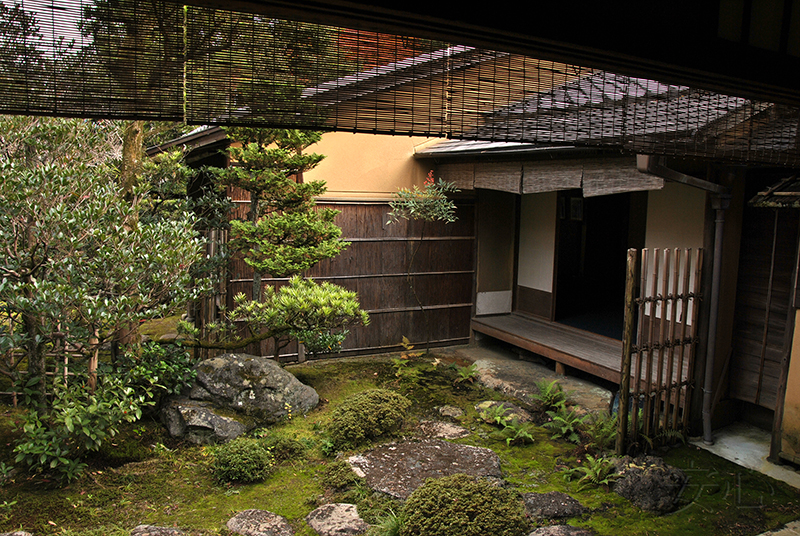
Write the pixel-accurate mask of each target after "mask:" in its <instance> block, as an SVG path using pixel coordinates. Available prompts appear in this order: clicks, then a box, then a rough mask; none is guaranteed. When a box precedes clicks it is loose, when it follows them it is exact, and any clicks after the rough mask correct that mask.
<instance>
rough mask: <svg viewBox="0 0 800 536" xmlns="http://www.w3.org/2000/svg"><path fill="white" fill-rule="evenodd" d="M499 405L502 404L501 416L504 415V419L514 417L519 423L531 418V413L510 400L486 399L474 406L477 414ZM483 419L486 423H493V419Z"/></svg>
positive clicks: (528, 420) (529, 420)
mask: <svg viewBox="0 0 800 536" xmlns="http://www.w3.org/2000/svg"><path fill="white" fill-rule="evenodd" d="M501 405H502V406H503V409H504V411H503V417H505V418H506V419H509V420H514V419H516V420H517V422H519V423H526V422H531V421H532V420H533V417H531V414H530V413H529V412H528V411H527V410H525V409H522V408H521V407H519V406H517V405H516V404H512V403H510V402H498V401H497V400H486V401H484V402H481V403H479V404H477V405H476V406H475V410H476V411H477V412H478V414H482V413H483V412H485V411H488V410H492V409H495V408H499V407H500V406H501ZM495 411H499V409H495ZM484 420H486V422H488V423H491V424H494V421H493V420H490V419H484Z"/></svg>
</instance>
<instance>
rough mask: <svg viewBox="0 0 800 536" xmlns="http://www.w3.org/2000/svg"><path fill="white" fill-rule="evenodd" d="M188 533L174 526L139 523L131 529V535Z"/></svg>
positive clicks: (181, 535) (151, 535)
mask: <svg viewBox="0 0 800 536" xmlns="http://www.w3.org/2000/svg"><path fill="white" fill-rule="evenodd" d="M185 534H186V533H185V532H183V531H182V530H180V529H176V528H174V527H157V526H155V525H139V526H137V527H134V528H133V530H132V531H131V536H184V535H185Z"/></svg>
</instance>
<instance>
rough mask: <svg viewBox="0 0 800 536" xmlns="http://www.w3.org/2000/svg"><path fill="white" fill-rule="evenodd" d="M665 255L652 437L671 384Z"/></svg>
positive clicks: (667, 257) (666, 254)
mask: <svg viewBox="0 0 800 536" xmlns="http://www.w3.org/2000/svg"><path fill="white" fill-rule="evenodd" d="M663 256H664V271H663V272H662V275H661V292H660V293H659V294H658V295H657V296H656V297H657V298H658V302H659V303H660V304H661V320H659V322H658V345H657V346H658V375H657V380H656V386H655V388H654V389H653V391H654V392H655V396H654V397H653V402H654V404H655V405H656V407H655V408H653V411H652V412H651V413H652V415H653V417H652V418H653V423H652V424H653V426H652V428H651V429H650V433H651V434H652V436H651V437H656V436H657V435H658V431H659V428H661V427H662V422H661V411H662V408H661V403H662V401H663V399H664V395H666V386H667V385H668V384H669V381H670V378H669V376H667V377H665V375H664V351H665V348H664V339H665V337H666V329H667V322H668V318H669V317H668V315H667V311H668V309H669V299H667V295H668V294H669V276H670V270H669V267H670V259H671V256H670V251H669V250H668V249H665V250H664V252H663Z"/></svg>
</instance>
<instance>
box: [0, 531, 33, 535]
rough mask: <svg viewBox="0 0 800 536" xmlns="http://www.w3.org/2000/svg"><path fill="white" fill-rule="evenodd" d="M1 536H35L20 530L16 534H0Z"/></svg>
mask: <svg viewBox="0 0 800 536" xmlns="http://www.w3.org/2000/svg"><path fill="white" fill-rule="evenodd" d="M0 536H33V534H31V533H30V532H25V531H24V530H18V531H16V532H0Z"/></svg>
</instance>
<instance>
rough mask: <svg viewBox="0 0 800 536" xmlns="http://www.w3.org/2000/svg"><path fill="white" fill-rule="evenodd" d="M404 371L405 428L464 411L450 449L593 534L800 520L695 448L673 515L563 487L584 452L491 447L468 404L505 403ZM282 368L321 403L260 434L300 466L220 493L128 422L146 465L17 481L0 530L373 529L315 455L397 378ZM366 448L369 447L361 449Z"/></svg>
mask: <svg viewBox="0 0 800 536" xmlns="http://www.w3.org/2000/svg"><path fill="white" fill-rule="evenodd" d="M412 365H413V366H419V367H420V370H422V371H423V374H422V375H421V377H420V380H419V382H418V384H417V385H415V386H410V387H408V388H404V389H403V393H404V394H405V396H406V398H408V399H409V400H410V401H411V402H412V406H410V407H409V409H408V410H407V411H406V412H405V415H404V417H405V422H406V423H408V422H409V421H412V422H413V421H414V420H417V419H428V418H434V417H437V416H438V414H437V413H436V411H435V409H434V408H435V407H437V406H442V405H453V406H457V407H460V408H462V409H464V411H465V415H464V417H461V418H459V421H460V423H461V424H462V425H463V426H466V427H467V428H468V429H470V430H472V432H473V433H471V434H470V435H469V436H467V437H466V438H464V439H460V440H458V442H459V443H464V444H471V445H476V446H482V447H488V448H491V449H493V450H494V451H495V452H497V453H498V455H499V456H500V459H501V465H502V469H503V473H504V478H505V480H506V481H507V482H508V483H509V491H510V492H511V493H522V492H529V491H537V492H547V491H563V492H566V493H569V494H570V495H572V496H573V497H575V498H576V499H577V500H579V501H580V502H581V503H583V504H584V505H585V506H587V507H588V508H590V509H591V513H590V514H587V515H584V516H582V517H580V518H576V519H570V520H567V522H568V523H569V524H571V525H577V526H583V527H587V528H590V529H591V530H592V531H594V532H595V534H597V535H599V536H603V535H609V536H610V535H614V536H617V535H619V536H632V535H641V534H648V533H649V534H658V535H659V536H669V535H684V534H686V535H693V534H694V535H698V536H709V535H712V534H741V535H753V534H759V533H761V532H764V531H766V530H768V529H773V528H775V527H778V526H780V525H781V524H783V523H786V522H788V521H790V520H793V519H797V518H800V496H799V495H798V492H797V491H796V490H794V489H792V488H790V487H788V486H786V485H784V484H781V483H779V482H776V481H774V480H772V479H770V478H768V477H765V476H764V475H761V474H759V473H755V472H752V471H747V470H744V469H742V468H741V467H738V466H736V465H734V464H731V463H729V462H727V461H725V460H722V459H720V458H717V457H716V456H713V455H712V454H710V453H708V452H706V451H704V450H699V449H696V448H694V447H691V446H685V447H680V448H676V449H673V450H671V451H669V452H668V453H666V455H665V459H666V461H667V463H669V464H671V465H675V466H678V467H681V468H683V469H684V471H686V472H687V474H688V475H689V484H688V486H687V487H686V489H685V490H684V494H683V500H682V503H681V505H680V507H679V509H678V511H676V512H674V513H672V514H669V515H666V516H661V517H658V516H655V515H652V514H648V513H646V512H642V511H641V510H639V509H637V508H636V507H634V506H632V505H631V504H630V503H629V502H628V501H627V500H625V499H623V498H621V497H619V496H617V495H616V494H615V493H613V492H611V491H609V490H607V489H604V488H594V489H585V490H581V489H579V488H580V486H579V485H578V484H577V483H576V482H568V481H566V480H565V479H564V471H563V470H564V469H565V468H569V467H574V466H575V465H576V464H577V463H578V458H579V453H580V451H579V450H578V449H577V448H576V446H575V445H574V444H571V443H568V442H566V441H562V440H554V441H553V440H550V435H551V434H549V433H548V432H546V431H545V430H541V431H537V432H536V433H535V434H534V442H533V443H530V444H525V445H519V446H508V445H506V442H505V440H500V441H495V440H493V439H491V437H490V433H491V431H492V430H494V429H496V428H495V427H493V426H490V425H488V424H486V423H484V422H482V421H481V420H480V418H479V416H478V415H477V412H476V411H475V410H474V405H475V403H476V402H478V401H480V400H487V399H491V400H507V399H508V397H505V396H503V395H502V394H500V393H496V392H493V391H488V390H482V389H481V388H477V387H476V388H474V389H454V388H453V386H452V381H453V380H452V377H451V374H452V371H449V370H448V369H447V367H446V366H444V367H443V366H439V367H438V368H434V367H433V366H432V365H431V364H430V362H429V360H427V361H426V358H420V359H419V360H416V361H414V362H413V363H412ZM287 368H288V369H289V370H290V371H291V372H293V373H294V374H295V375H296V376H298V378H300V379H301V381H303V382H304V383H307V384H309V385H311V386H312V387H314V388H315V389H317V392H318V393H320V396H321V397H322V398H323V399H324V400H323V402H322V404H321V405H320V406H319V407H318V408H316V409H314V410H312V411H311V412H309V413H308V414H307V415H296V416H293V417H292V418H291V419H287V420H285V421H283V422H281V423H279V424H277V425H273V426H270V427H269V428H267V429H265V431H263V434H264V435H265V436H275V437H280V438H284V439H287V440H289V441H290V442H291V447H290V448H289V450H293V449H295V448H296V447H297V445H296V444H295V443H294V441H297V442H298V443H301V444H302V445H303V446H304V448H305V451H304V453H303V454H302V455H301V456H300V457H299V458H297V457H295V458H293V457H289V458H288V459H287V460H286V461H284V462H282V463H281V464H280V465H278V466H276V467H275V469H274V472H273V473H272V474H271V475H270V476H269V477H268V478H267V479H266V480H264V481H263V482H259V483H254V484H220V483H218V482H216V481H215V480H214V478H213V476H212V473H211V471H210V468H209V466H210V463H211V460H212V459H213V458H212V455H211V453H212V452H213V449H212V448H210V447H196V446H189V445H183V444H180V443H178V442H175V441H174V440H171V439H170V438H168V437H166V436H165V435H161V432H157V430H160V428H159V426H158V425H157V423H136V424H134V425H133V426H131V427H130V428H125V429H123V430H122V432H121V434H120V435H119V436H117V437H115V438H114V440H113V443H114V444H115V445H116V446H117V447H119V449H120V451H121V452H122V451H128V452H134V451H135V450H136V449H133V448H132V446H131V445H129V443H139V446H140V447H141V451H140V452H139V454H137V456H142V457H145V459H143V460H142V461H138V462H135V463H128V464H125V465H122V466H119V467H115V466H116V465H117V464H118V463H120V462H119V460H118V461H115V462H113V463H112V460H111V459H110V457H109V459H100V460H98V461H97V463H96V464H95V465H93V467H92V468H91V469H90V471H89V472H88V473H87V474H86V475H85V476H84V477H82V478H80V479H79V480H77V481H74V482H72V483H71V484H70V485H69V486H68V487H66V488H62V489H59V488H56V487H54V484H53V483H46V482H33V481H28V480H27V479H26V478H25V477H24V476H18V477H17V478H16V482H9V483H8V484H6V485H4V486H0V533H2V532H10V531H13V530H17V529H19V528H24V529H25V530H28V531H30V532H33V533H35V534H37V535H39V534H41V535H50V534H60V533H63V534H67V535H74V536H77V535H79V534H86V535H90V536H94V535H95V534H101V533H107V534H117V533H120V532H119V531H120V528H122V529H126V530H128V531H129V530H130V529H131V528H132V527H134V526H136V525H138V524H142V523H145V524H154V525H167V526H177V527H180V528H182V529H184V530H185V531H186V532H187V533H188V534H191V535H193V536H201V535H212V534H213V535H220V534H227V533H228V532H227V529H225V528H224V527H225V523H226V522H227V520H228V519H230V517H231V516H232V515H233V514H235V513H236V512H238V511H241V510H246V509H249V508H263V509H266V510H270V511H272V512H275V513H277V514H280V515H283V516H285V517H286V518H287V519H289V521H290V523H291V524H292V526H293V527H294V528H295V530H296V533H297V534H298V535H301V536H313V534H314V533H313V531H312V530H311V529H310V528H309V527H308V526H307V524H306V523H305V520H304V518H305V516H306V515H307V514H308V513H309V512H310V511H311V510H313V509H314V508H316V507H317V506H319V505H321V504H324V503H327V502H338V501H339V500H347V501H351V502H353V503H355V504H357V505H358V508H359V512H360V513H361V515H362V516H363V517H364V518H365V519H367V520H368V521H369V522H370V523H375V522H377V521H378V520H379V519H381V518H382V517H383V514H384V513H386V512H387V511H388V510H390V509H391V510H392V511H394V512H400V505H399V504H398V503H397V502H395V501H392V500H391V499H389V498H387V497H386V496H383V495H380V494H375V493H373V492H372V491H371V490H369V489H368V488H367V487H366V486H365V485H364V483H363V481H362V480H361V479H359V478H358V477H357V476H356V475H355V474H354V473H352V471H350V470H349V467H346V464H344V462H342V463H341V464H339V462H333V463H332V462H331V461H330V459H329V458H326V457H325V456H324V455H323V453H322V451H321V449H320V446H321V445H322V442H323V440H324V439H325V438H326V437H327V426H328V424H329V423H330V422H331V416H332V413H333V411H334V408H336V407H338V406H339V405H340V404H341V403H342V402H343V401H344V400H346V399H348V398H350V397H352V396H353V395H354V394H356V393H360V392H363V391H365V390H370V389H376V388H394V387H393V386H394V383H393V382H395V380H396V379H397V378H396V376H395V375H394V369H393V368H392V367H391V362H390V361H388V359H384V358H369V359H362V360H356V359H352V360H331V361H324V362H323V361H318V362H314V363H309V364H306V365H293V366H290V367H287ZM19 414H20V413H19V412H18V411H17V410H11V409H10V408H2V411H0V437H2V438H3V441H2V442H3V443H10V441H9V437H11V436H9V434H13V433H14V432H13V421H14V420H15V419H16V417H17V416H18V415H19ZM151 427H152V429H151ZM408 429H409V428H408V426H407V425H404V430H408ZM164 445H166V446H164ZM371 446H372V444H371V443H365V444H364V445H363V446H362V447H361V448H362V449H367V448H370V447H371ZM2 448H3V445H0V450H1V449H2ZM276 448H277V446H276ZM5 453H6V456H7V457H6V463H8V461H9V460H10V459H13V456H12V455H11V448H10V447H6V449H5ZM0 461H2V459H0ZM334 465H337V467H339V468H340V469H342V468H345V467H346V468H347V472H343V475H340V477H342V478H341V479H340V480H341V482H342V485H343V486H342V487H340V488H337V489H335V488H334V487H332V486H331V485H330V484H331V482H329V481H326V479H327V478H330V476H329V473H330V472H331V469H329V468H330V467H332V466H334ZM347 473H349V475H348V474H347ZM12 503H13V504H12ZM4 504H6V505H9V506H5V507H3V506H2V505H4ZM104 530H105V532H103V531H104Z"/></svg>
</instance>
